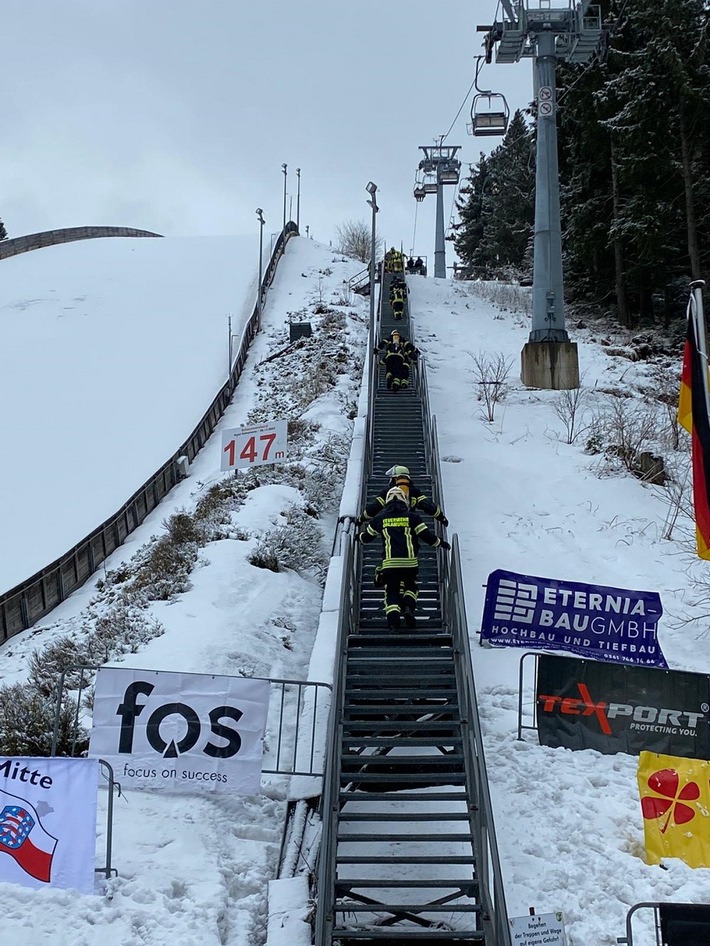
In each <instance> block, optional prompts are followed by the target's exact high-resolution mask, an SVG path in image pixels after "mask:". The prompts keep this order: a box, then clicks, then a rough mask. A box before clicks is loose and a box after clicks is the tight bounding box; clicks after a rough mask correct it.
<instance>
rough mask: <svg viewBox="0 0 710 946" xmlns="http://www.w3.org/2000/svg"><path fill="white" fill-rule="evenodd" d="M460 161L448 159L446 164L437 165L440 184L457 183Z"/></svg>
mask: <svg viewBox="0 0 710 946" xmlns="http://www.w3.org/2000/svg"><path fill="white" fill-rule="evenodd" d="M460 170H461V162H460V161H457V160H453V161H449V162H448V163H447V164H440V165H439V180H440V181H441V183H442V184H458V182H459V172H460Z"/></svg>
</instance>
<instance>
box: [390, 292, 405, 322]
mask: <svg viewBox="0 0 710 946" xmlns="http://www.w3.org/2000/svg"><path fill="white" fill-rule="evenodd" d="M390 304H391V306H392V317H393V318H394V319H396V320H399V319H401V318H402V316H403V315H404V290H403V289H402V287H401V286H395V287H394V288H393V289H392V291H391V292H390Z"/></svg>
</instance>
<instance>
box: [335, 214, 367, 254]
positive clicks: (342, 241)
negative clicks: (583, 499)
mask: <svg viewBox="0 0 710 946" xmlns="http://www.w3.org/2000/svg"><path fill="white" fill-rule="evenodd" d="M335 232H336V234H337V237H338V243H337V247H336V249H337V251H338V253H344V254H345V256H352V257H354V258H355V259H359V260H360V262H361V263H367V262H369V260H370V255H371V253H372V227H371V226H370V225H369V224H367V223H365V222H364V221H363V220H346V221H345V223H343V224H341V226H339V227H336V228H335Z"/></svg>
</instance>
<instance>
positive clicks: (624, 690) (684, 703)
mask: <svg viewBox="0 0 710 946" xmlns="http://www.w3.org/2000/svg"><path fill="white" fill-rule="evenodd" d="M536 677H537V684H536V694H535V696H536V707H537V730H538V736H539V739H540V743H541V745H544V746H552V747H558V746H564V747H565V748H566V749H596V750H597V751H598V752H603V753H606V754H612V753H615V752H626V753H628V754H629V755H638V754H639V753H640V752H642V751H644V750H645V751H652V752H662V753H667V754H671V755H679V756H685V757H686V758H690V759H707V758H709V757H710V716H709V713H710V708H709V705H708V704H709V703H710V678H709V677H707V676H706V675H704V674H700V673H684V672H682V671H679V670H654V669H652V668H651V667H622V666H616V667H611V666H609V665H608V664H602V663H599V662H597V661H595V660H577V659H575V658H573V657H556V656H552V655H550V654H540V655H539V656H538V657H537V674H536Z"/></svg>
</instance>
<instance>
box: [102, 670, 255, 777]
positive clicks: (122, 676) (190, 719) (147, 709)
mask: <svg viewBox="0 0 710 946" xmlns="http://www.w3.org/2000/svg"><path fill="white" fill-rule="evenodd" d="M269 689H270V687H269V681H268V680H250V679H245V678H244V677H217V676H212V675H211V674H198V673H170V672H163V671H156V670H134V669H130V668H126V667H102V668H101V669H100V670H99V671H98V673H97V675H96V690H95V699H94V719H93V726H92V730H91V741H90V743H89V755H90V756H94V757H98V758H101V759H106V761H108V762H110V763H111V765H112V766H113V769H114V772H115V774H116V778H117V779H118V780H119V781H120V782H121V784H122V785H123V786H124V787H126V786H130V787H132V788H148V789H154V788H171V789H188V790H189V791H193V792H205V791H207V792H210V791H223V792H232V793H236V794H241V795H255V794H258V792H259V783H260V780H261V759H262V755H263V743H264V730H265V728H266V715H267V711H268V707H269Z"/></svg>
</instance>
